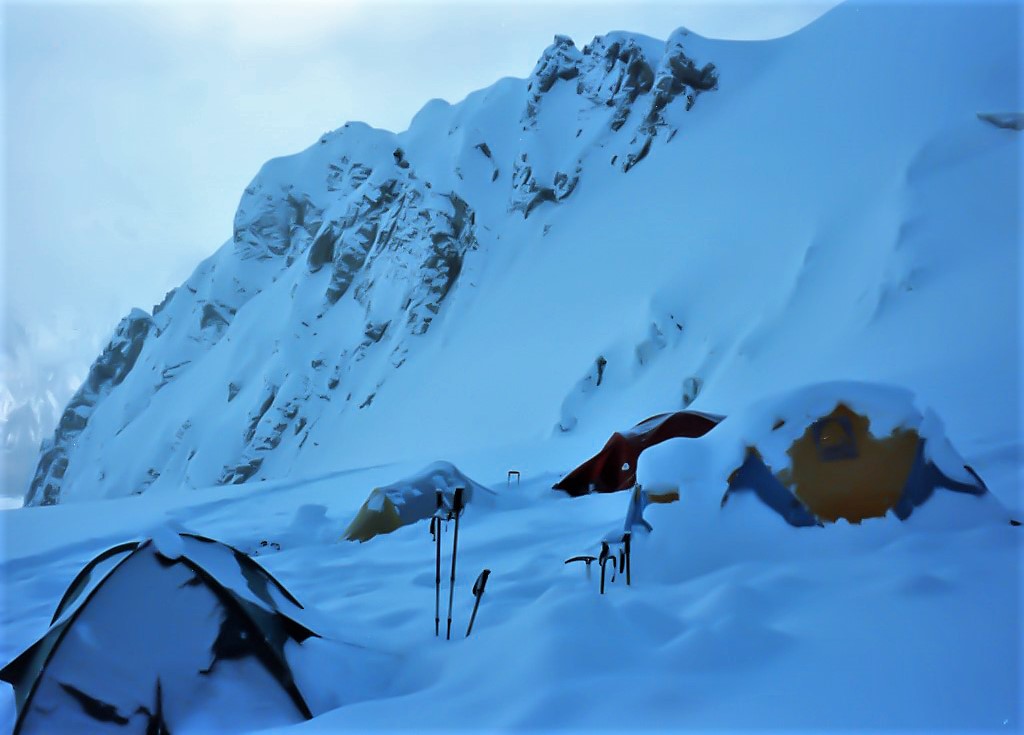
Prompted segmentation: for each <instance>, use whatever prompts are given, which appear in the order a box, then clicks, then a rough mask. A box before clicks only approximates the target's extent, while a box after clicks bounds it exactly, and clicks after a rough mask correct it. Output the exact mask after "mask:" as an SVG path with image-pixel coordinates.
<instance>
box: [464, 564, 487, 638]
mask: <svg viewBox="0 0 1024 735" xmlns="http://www.w3.org/2000/svg"><path fill="white" fill-rule="evenodd" d="M490 574H491V570H490V569H485V570H483V571H482V572H480V576H479V577H477V578H476V582H474V583H473V596H474V597H475V598H476V600H475V601H474V602H473V614H472V615H470V616H469V627H468V628H466V637H467V638H469V634H470V633H472V632H473V622H474V621H475V620H476V611H477V610H478V609H480V600H481V599H482V598H483V596H484V588H485V587H487V577H489V576H490Z"/></svg>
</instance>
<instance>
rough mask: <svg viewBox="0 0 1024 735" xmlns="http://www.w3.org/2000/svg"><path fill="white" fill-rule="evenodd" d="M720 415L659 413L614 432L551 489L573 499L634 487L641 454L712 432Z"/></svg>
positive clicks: (663, 497)
mask: <svg viewBox="0 0 1024 735" xmlns="http://www.w3.org/2000/svg"><path fill="white" fill-rule="evenodd" d="M722 418H723V417H722V416H716V415H714V414H708V413H700V412H698V411H677V412H675V413H662V414H658V415H657V416H651V417H650V418H649V419H645V420H643V421H641V422H640V423H639V424H637V425H636V426H634V427H633V428H632V429H628V430H627V431H623V432H615V433H614V434H612V435H611V438H609V439H608V441H607V442H606V443H605V445H604V447H603V448H602V449H601V451H600V452H598V453H597V454H595V455H594V456H593V457H591V458H590V459H588V460H587V461H586V462H584V463H583V464H581V465H580V466H579V467H577V468H576V469H574V470H573V471H572V472H570V473H569V474H568V475H566V476H565V477H563V478H562V479H561V480H559V481H558V482H557V483H555V485H554V486H553V488H554V489H555V490H562V491H564V492H566V493H568V494H569V495H571V496H573V497H579V496H580V495H586V494H588V493H613V492H616V491H618V490H628V489H630V488H632V487H633V485H635V484H636V466H637V459H638V458H639V457H640V454H641V453H642V452H643V451H644V450H645V449H647V448H648V447H652V446H654V445H655V444H660V443H661V442H663V441H665V440H667V439H674V438H690V439H693V438H696V437H701V436H704V435H705V434H707V433H708V432H709V431H711V430H712V429H713V428H715V426H717V425H718V423H719V422H720V421H721V420H722ZM677 498H678V494H677V495H674V496H673V495H671V494H669V495H657V494H652V495H651V496H650V499H651V500H652V501H658V500H661V501H663V502H668V501H669V500H673V499H677Z"/></svg>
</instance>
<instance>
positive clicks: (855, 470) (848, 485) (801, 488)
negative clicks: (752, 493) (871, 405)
mask: <svg viewBox="0 0 1024 735" xmlns="http://www.w3.org/2000/svg"><path fill="white" fill-rule="evenodd" d="M870 423H871V422H870V420H869V419H868V417H867V416H862V415H861V414H859V413H857V412H855V411H853V410H851V409H850V408H849V407H848V406H846V405H845V404H843V403H840V404H839V405H838V406H836V408H835V410H833V411H832V413H830V414H828V415H827V416H824V417H822V418H821V419H819V420H818V421H816V422H814V423H813V424H811V425H810V426H808V427H807V430H806V431H805V432H804V434H803V435H802V436H801V437H800V438H799V439H797V440H796V441H795V442H793V444H792V446H790V448H789V451H788V452H787V453H788V454H789V457H790V459H791V462H790V467H789V468H787V469H784V470H782V471H781V472H779V473H778V474H777V475H776V476H777V477H778V479H779V482H781V483H782V484H783V485H785V486H786V487H787V488H789V489H790V491H791V492H792V493H793V494H794V495H796V497H798V498H799V499H800V501H801V502H802V503H803V504H804V505H805V506H807V509H808V510H810V511H811V512H812V513H813V514H814V515H816V516H817V517H818V518H820V519H821V520H823V521H830V522H834V521H836V520H838V519H839V518H845V519H846V520H847V521H849V522H850V523H860V522H861V521H862V520H864V519H865V518H881V517H883V516H885V514H886V513H888V512H889V510H891V509H892V508H893V507H895V505H896V503H898V502H899V500H900V497H901V496H902V495H903V488H904V487H905V486H906V484H907V478H908V477H909V476H910V470H911V468H912V467H913V465H914V457H915V454H916V452H917V446H918V442H919V440H920V437H919V436H918V433H917V431H915V430H913V429H910V430H904V429H896V430H895V431H893V432H892V434H890V435H889V436H886V437H882V438H876V437H874V436H872V435H871V432H870V431H869V428H870Z"/></svg>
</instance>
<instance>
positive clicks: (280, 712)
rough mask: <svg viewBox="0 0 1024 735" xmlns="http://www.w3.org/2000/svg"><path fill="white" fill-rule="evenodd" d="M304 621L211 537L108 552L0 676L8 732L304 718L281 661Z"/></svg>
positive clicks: (271, 582) (218, 726) (239, 556)
mask: <svg viewBox="0 0 1024 735" xmlns="http://www.w3.org/2000/svg"><path fill="white" fill-rule="evenodd" d="M302 617H303V608H302V605H300V604H299V602H298V600H296V599H295V598H294V597H293V596H292V595H291V593H290V592H288V590H287V589H285V588H284V586H283V585H281V584H280V583H279V582H278V581H277V580H276V579H274V578H273V577H272V576H271V575H270V574H269V573H268V572H267V571H266V570H265V569H264V568H263V567H261V566H260V565H259V564H257V563H256V562H255V561H253V560H252V559H250V558H249V557H248V556H246V555H245V554H243V553H242V552H240V551H238V550H237V549H234V548H232V547H230V546H227V545H225V544H222V543H219V542H217V541H213V540H212V539H208V538H204V537H201V536H196V535H192V534H180V535H179V534H167V535H165V536H161V537H160V540H159V541H154V540H153V539H149V540H145V541H133V542H129V543H125V544H121V545H119V546H115V547H113V548H111V549H108V550H107V551H105V552H103V553H102V554H100V555H99V556H97V557H96V558H94V559H93V560H92V561H90V562H89V563H88V564H87V565H86V566H85V567H84V568H83V569H82V570H81V572H79V574H78V576H76V577H75V579H74V580H73V581H72V582H71V584H70V585H69V587H68V589H67V591H66V592H65V594H64V597H63V598H62V599H61V601H60V603H59V604H58V605H57V609H56V611H55V612H54V614H53V619H52V620H51V624H50V627H49V629H48V630H47V632H46V634H45V635H43V637H42V638H40V639H39V640H38V641H37V642H36V643H35V644H33V645H32V646H30V647H29V648H28V649H26V650H25V651H24V652H23V653H22V654H21V655H19V656H18V657H17V658H15V659H14V660H13V661H11V662H10V663H9V664H8V665H7V666H6V667H4V668H3V670H2V671H0V679H3V680H4V681H7V682H9V683H11V684H12V685H13V686H14V691H15V702H16V705H17V712H18V714H17V720H16V724H15V727H14V733H15V735H19V734H20V735H29V733H63V732H90V733H107V732H109V733H119V734H120V735H131V734H133V733H138V734H139V735H150V734H151V733H168V732H178V731H181V730H200V731H216V732H228V731H234V730H239V729H253V728H259V727H268V726H273V725H284V724H289V723H292V722H298V721H301V720H303V719H308V718H310V717H312V713H311V712H310V708H309V706H308V704H307V703H306V699H305V698H304V697H303V695H302V693H301V692H300V691H299V689H298V687H297V686H296V683H295V678H294V677H293V675H292V670H291V667H290V666H289V663H288V657H287V653H288V650H289V649H290V647H291V646H294V645H298V644H301V643H302V642H303V641H304V640H306V639H307V638H309V637H311V636H316V633H314V632H313V631H312V630H311V629H310V628H309V627H307V626H306V625H305V624H303V623H302V622H301V620H302Z"/></svg>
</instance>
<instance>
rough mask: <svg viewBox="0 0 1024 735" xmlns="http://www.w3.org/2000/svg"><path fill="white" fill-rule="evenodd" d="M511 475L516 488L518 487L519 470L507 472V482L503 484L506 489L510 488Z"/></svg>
mask: <svg viewBox="0 0 1024 735" xmlns="http://www.w3.org/2000/svg"><path fill="white" fill-rule="evenodd" d="M513 475H514V476H515V478H516V487H519V470H509V471H508V482H506V483H505V485H506V487H511V486H512V476H513Z"/></svg>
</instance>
